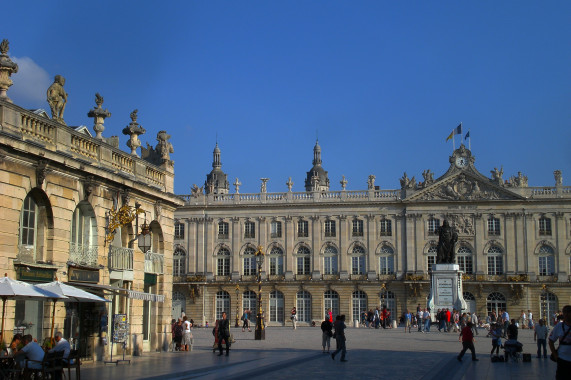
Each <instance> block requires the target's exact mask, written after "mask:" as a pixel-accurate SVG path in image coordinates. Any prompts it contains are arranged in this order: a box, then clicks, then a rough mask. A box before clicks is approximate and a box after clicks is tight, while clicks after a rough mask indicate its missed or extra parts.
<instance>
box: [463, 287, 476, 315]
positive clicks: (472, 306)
mask: <svg viewBox="0 0 571 380" xmlns="http://www.w3.org/2000/svg"><path fill="white" fill-rule="evenodd" d="M463 297H464V301H466V306H468V310H466V312H470V313H473V312H475V311H476V297H474V295H473V294H472V293H470V292H464V293H463Z"/></svg>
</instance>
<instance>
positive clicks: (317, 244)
mask: <svg viewBox="0 0 571 380" xmlns="http://www.w3.org/2000/svg"><path fill="white" fill-rule="evenodd" d="M310 220H311V256H312V258H311V264H312V271H311V278H312V279H314V280H319V279H320V278H321V271H320V268H321V263H320V261H321V260H320V259H319V258H320V255H319V250H320V249H321V244H322V240H321V224H322V220H321V219H320V218H319V216H318V215H313V216H311V218H310Z"/></svg>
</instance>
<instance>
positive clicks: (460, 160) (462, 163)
mask: <svg viewBox="0 0 571 380" xmlns="http://www.w3.org/2000/svg"><path fill="white" fill-rule="evenodd" d="M456 166H457V167H459V168H465V167H466V166H468V159H467V158H466V157H456Z"/></svg>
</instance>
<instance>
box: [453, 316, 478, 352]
mask: <svg viewBox="0 0 571 380" xmlns="http://www.w3.org/2000/svg"><path fill="white" fill-rule="evenodd" d="M458 340H461V341H462V351H460V354H459V355H458V356H457V357H456V359H458V361H459V362H461V361H462V357H463V356H464V354H465V353H466V350H468V349H469V350H470V352H471V353H472V361H473V362H477V361H478V360H479V359H478V358H476V349H475V348H474V342H475V339H474V334H473V333H472V322H468V324H467V325H466V327H464V328H463V329H462V331H461V332H460V335H459V337H458Z"/></svg>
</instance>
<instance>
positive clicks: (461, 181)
mask: <svg viewBox="0 0 571 380" xmlns="http://www.w3.org/2000/svg"><path fill="white" fill-rule="evenodd" d="M522 199H525V198H523V197H522V196H520V195H518V194H516V193H514V192H512V191H510V190H508V189H506V188H503V187H501V186H499V185H497V184H496V183H494V182H492V180H490V179H488V178H486V177H484V176H483V175H481V174H480V173H478V172H476V171H472V170H465V171H462V170H458V171H453V172H447V173H446V174H445V175H443V176H442V177H440V178H438V179H437V180H436V181H435V182H434V183H432V184H430V185H429V186H427V187H425V188H424V189H421V190H418V191H416V192H415V193H413V194H410V195H409V196H407V197H406V199H405V201H406V202H412V201H487V200H522Z"/></svg>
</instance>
